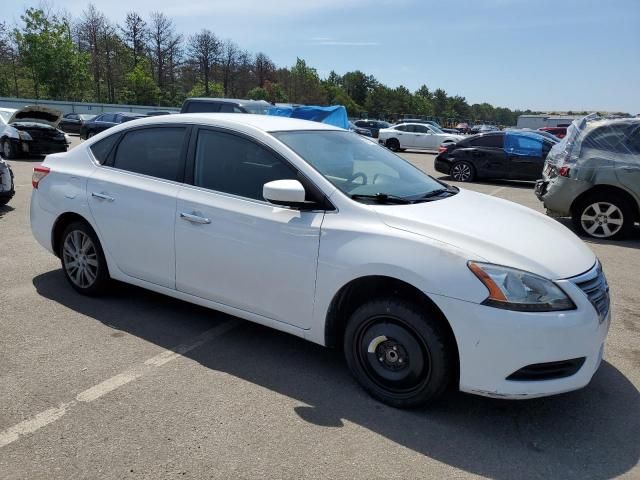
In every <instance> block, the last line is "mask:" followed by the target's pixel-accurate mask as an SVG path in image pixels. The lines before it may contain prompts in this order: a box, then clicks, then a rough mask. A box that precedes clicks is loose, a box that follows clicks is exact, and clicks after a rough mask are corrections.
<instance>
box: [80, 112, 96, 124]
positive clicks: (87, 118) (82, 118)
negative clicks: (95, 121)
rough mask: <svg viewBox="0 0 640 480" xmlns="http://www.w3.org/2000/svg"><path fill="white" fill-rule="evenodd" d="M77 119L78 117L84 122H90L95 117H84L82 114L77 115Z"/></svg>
mask: <svg viewBox="0 0 640 480" xmlns="http://www.w3.org/2000/svg"><path fill="white" fill-rule="evenodd" d="M78 117H80V120H84V121H85V122H86V121H87V120H91V119H92V118H95V115H85V114H84V113H83V114H80V115H78Z"/></svg>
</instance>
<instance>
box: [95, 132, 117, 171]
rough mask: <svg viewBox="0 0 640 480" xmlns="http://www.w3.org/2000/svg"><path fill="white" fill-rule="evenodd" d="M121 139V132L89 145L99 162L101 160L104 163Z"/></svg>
mask: <svg viewBox="0 0 640 480" xmlns="http://www.w3.org/2000/svg"><path fill="white" fill-rule="evenodd" d="M119 139H120V134H115V135H110V136H108V137H107V138H105V139H103V140H100V141H99V142H96V143H94V144H93V145H91V146H90V147H89V148H90V149H91V153H93V156H94V157H95V158H96V160H98V162H100V164H102V165H104V163H105V162H106V161H107V158H109V154H110V153H111V151H112V150H113V147H114V146H115V145H116V143H118V140H119Z"/></svg>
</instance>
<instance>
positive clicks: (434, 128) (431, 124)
mask: <svg viewBox="0 0 640 480" xmlns="http://www.w3.org/2000/svg"><path fill="white" fill-rule="evenodd" d="M429 126H430V127H431V130H433V132H434V133H444V132H443V131H442V130H440V129H439V128H438V127H436V126H435V125H434V124H433V123H430V124H429Z"/></svg>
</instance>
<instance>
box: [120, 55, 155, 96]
mask: <svg viewBox="0 0 640 480" xmlns="http://www.w3.org/2000/svg"><path fill="white" fill-rule="evenodd" d="M125 79H126V90H125V94H124V97H125V99H126V100H125V101H127V103H133V104H136V105H155V104H157V103H158V96H159V94H160V89H159V88H158V86H157V85H156V82H155V81H154V80H153V77H152V76H151V74H150V73H149V66H148V65H144V64H143V63H138V64H137V65H136V66H135V67H133V70H132V71H130V72H129V73H127V74H126V75H125Z"/></svg>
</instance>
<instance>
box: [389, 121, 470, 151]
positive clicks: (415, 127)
mask: <svg viewBox="0 0 640 480" xmlns="http://www.w3.org/2000/svg"><path fill="white" fill-rule="evenodd" d="M463 138H464V137H463V136H462V135H454V134H450V133H445V132H443V131H442V130H440V129H439V128H438V127H436V126H434V125H427V124H424V123H401V124H399V125H394V126H393V127H390V128H383V129H381V130H380V133H379V135H378V143H380V144H381V145H384V146H385V147H387V148H388V149H390V150H393V151H394V152H399V151H402V150H406V149H412V150H436V151H437V150H438V148H439V147H440V145H442V144H447V143H455V142H458V141H460V140H462V139H463Z"/></svg>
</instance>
